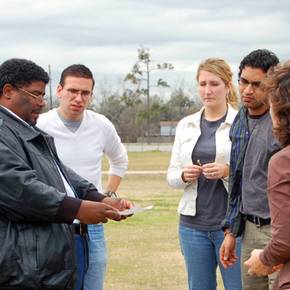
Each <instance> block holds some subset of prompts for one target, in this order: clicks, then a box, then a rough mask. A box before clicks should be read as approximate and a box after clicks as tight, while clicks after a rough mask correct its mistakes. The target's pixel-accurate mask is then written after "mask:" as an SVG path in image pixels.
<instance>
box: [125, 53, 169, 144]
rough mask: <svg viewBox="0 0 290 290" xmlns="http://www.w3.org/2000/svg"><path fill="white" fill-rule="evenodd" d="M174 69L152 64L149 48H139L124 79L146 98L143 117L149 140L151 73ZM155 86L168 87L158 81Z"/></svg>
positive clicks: (165, 63) (162, 81)
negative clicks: (135, 58)
mask: <svg viewBox="0 0 290 290" xmlns="http://www.w3.org/2000/svg"><path fill="white" fill-rule="evenodd" d="M172 69H174V67H173V65H172V64H171V63H167V62H164V63H161V64H160V63H154V62H153V61H152V59H151V56H150V49H149V48H139V49H138V60H137V62H136V63H135V64H134V65H133V68H132V70H131V72H130V73H128V74H127V75H126V77H125V81H129V82H131V83H132V84H133V85H136V86H137V89H136V93H137V94H143V95H145V96H146V98H147V110H146V112H145V114H144V117H145V118H146V120H147V137H148V140H149V138H150V120H151V105H150V88H151V84H150V77H151V73H152V71H155V70H172ZM144 82H145V88H143V87H142V83H144ZM156 86H158V87H169V85H168V84H167V82H166V81H164V80H163V79H161V78H160V79H159V80H158V81H157V84H156Z"/></svg>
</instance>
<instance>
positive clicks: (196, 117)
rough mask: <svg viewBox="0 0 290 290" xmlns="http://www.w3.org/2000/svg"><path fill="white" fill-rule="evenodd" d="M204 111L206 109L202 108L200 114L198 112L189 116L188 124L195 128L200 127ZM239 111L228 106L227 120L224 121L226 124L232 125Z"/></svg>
mask: <svg viewBox="0 0 290 290" xmlns="http://www.w3.org/2000/svg"><path fill="white" fill-rule="evenodd" d="M203 111H204V107H202V108H201V109H200V110H199V111H198V112H196V113H195V114H192V115H189V116H188V123H189V124H190V123H191V124H193V125H194V126H200V119H201V115H202V113H203ZM236 114H237V111H236V110H235V109H234V108H233V107H232V106H230V105H228V112H227V116H226V119H225V121H224V124H229V125H232V123H233V121H234V119H235V117H236Z"/></svg>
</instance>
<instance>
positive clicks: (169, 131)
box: [160, 121, 178, 137]
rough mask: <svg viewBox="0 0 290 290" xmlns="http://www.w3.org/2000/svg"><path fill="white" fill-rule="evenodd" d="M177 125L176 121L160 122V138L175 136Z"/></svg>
mask: <svg viewBox="0 0 290 290" xmlns="http://www.w3.org/2000/svg"><path fill="white" fill-rule="evenodd" d="M177 124H178V121H160V136H162V137H171V136H175V131H176V126H177Z"/></svg>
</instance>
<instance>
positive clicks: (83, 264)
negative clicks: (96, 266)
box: [74, 235, 88, 290]
mask: <svg viewBox="0 0 290 290" xmlns="http://www.w3.org/2000/svg"><path fill="white" fill-rule="evenodd" d="M74 238H75V249H76V256H77V285H76V287H75V288H74V290H82V289H83V285H84V277H85V273H86V270H87V266H88V257H87V241H86V238H85V236H81V235H74Z"/></svg>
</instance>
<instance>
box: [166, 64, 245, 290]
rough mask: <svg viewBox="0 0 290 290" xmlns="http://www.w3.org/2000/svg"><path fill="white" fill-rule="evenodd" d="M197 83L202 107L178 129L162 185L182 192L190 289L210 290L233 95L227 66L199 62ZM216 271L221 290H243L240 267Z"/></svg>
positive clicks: (218, 240)
mask: <svg viewBox="0 0 290 290" xmlns="http://www.w3.org/2000/svg"><path fill="white" fill-rule="evenodd" d="M196 78H197V82H198V93H199V95H200V97H201V100H202V103H203V107H202V109H201V110H200V111H199V112H197V113H195V114H193V115H189V116H187V117H185V118H183V119H182V120H181V121H180V122H179V124H178V126H177V129H176V136H175V141H174V145H173V149H172V156H171V161H170V165H169V168H168V172H167V181H168V183H169V185H170V186H172V187H174V188H181V189H183V190H184V193H183V196H182V198H181V201H180V203H179V206H178V212H179V214H180V222H179V239H180V245H181V251H182V254H183V255H184V258H185V264H186V268H187V274H188V285H189V289H190V290H215V289H216V287H217V282H216V270H217V265H218V264H219V259H218V253H219V248H220V245H221V243H222V241H223V237H224V234H223V231H222V228H221V222H222V220H223V219H224V217H225V214H226V207H227V198H228V192H227V177H228V174H229V160H230V150H231V142H230V139H229V136H228V135H229V130H230V127H231V124H232V122H233V120H234V118H235V116H236V114H237V111H236V110H235V109H234V107H236V106H237V94H236V91H235V89H234V87H233V85H232V72H231V69H230V66H229V65H228V64H227V63H226V62H225V61H224V60H223V59H219V58H209V59H206V60H205V61H203V62H202V63H201V64H200V65H199V67H198V70H197V77H196ZM238 250H239V245H238ZM219 268H220V270H221V275H222V279H223V283H224V286H225V289H226V290H233V289H235V290H241V289H242V286H241V274H240V265H239V264H236V266H235V267H234V268H231V269H229V270H226V269H224V268H223V267H221V265H219Z"/></svg>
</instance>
